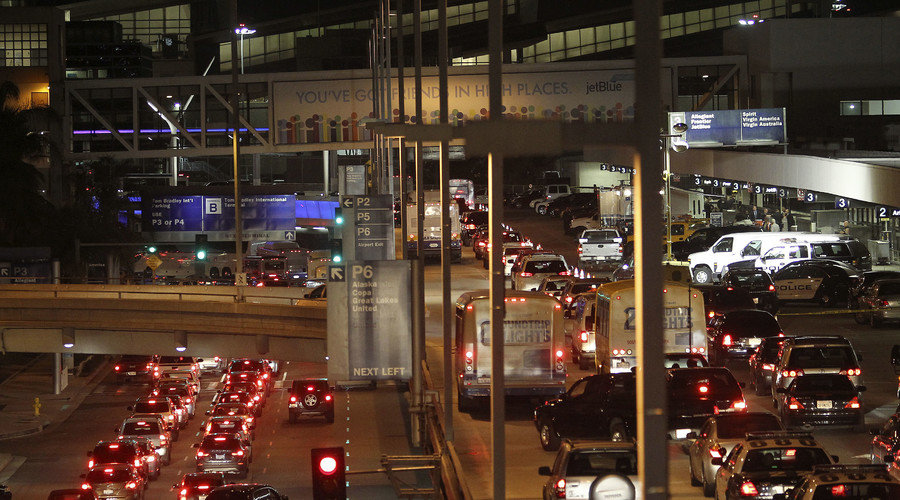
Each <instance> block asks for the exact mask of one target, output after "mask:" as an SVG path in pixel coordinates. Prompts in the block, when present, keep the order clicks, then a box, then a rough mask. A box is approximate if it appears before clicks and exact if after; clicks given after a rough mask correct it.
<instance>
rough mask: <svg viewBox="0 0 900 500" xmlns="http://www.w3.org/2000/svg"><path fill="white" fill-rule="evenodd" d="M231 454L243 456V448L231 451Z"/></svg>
mask: <svg viewBox="0 0 900 500" xmlns="http://www.w3.org/2000/svg"><path fill="white" fill-rule="evenodd" d="M232 455H237V456H239V457H243V456H244V450H238V451H236V452H234V453H232Z"/></svg>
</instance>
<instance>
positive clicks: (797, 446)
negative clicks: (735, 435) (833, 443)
mask: <svg viewBox="0 0 900 500" xmlns="http://www.w3.org/2000/svg"><path fill="white" fill-rule="evenodd" d="M837 461H838V458H837V457H836V456H831V455H829V454H828V453H827V452H826V451H825V449H823V448H822V447H821V446H820V445H819V443H818V442H816V440H815V438H814V437H813V436H812V434H810V433H808V432H750V433H747V435H746V437H745V438H744V440H743V441H741V442H740V443H738V444H736V445H735V446H734V448H732V449H731V452H730V453H729V454H728V456H727V457H725V458H713V459H712V465H720V466H721V467H719V470H718V472H716V490H715V495H716V500H722V499H732V498H760V499H771V498H773V497H774V496H775V495H778V494H782V493H785V492H787V491H788V490H790V489H791V488H793V487H794V486H796V485H797V484H799V483H800V481H802V480H803V478H804V476H805V475H806V474H809V473H810V472H812V470H813V468H814V467H815V466H817V465H831V464H834V463H836V462H837Z"/></svg>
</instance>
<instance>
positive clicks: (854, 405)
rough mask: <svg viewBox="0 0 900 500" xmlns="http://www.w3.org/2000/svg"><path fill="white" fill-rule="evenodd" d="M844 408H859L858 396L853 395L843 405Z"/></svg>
mask: <svg viewBox="0 0 900 500" xmlns="http://www.w3.org/2000/svg"><path fill="white" fill-rule="evenodd" d="M844 408H859V398H857V397H856V396H853V399H851V400H850V401H849V402H848V403H847V404H845V405H844Z"/></svg>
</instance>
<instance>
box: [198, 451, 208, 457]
mask: <svg viewBox="0 0 900 500" xmlns="http://www.w3.org/2000/svg"><path fill="white" fill-rule="evenodd" d="M205 455H206V453H203V452H202V451H197V457H198V458H199V457H202V456H205Z"/></svg>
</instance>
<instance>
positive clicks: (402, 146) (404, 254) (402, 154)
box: [397, 0, 409, 260]
mask: <svg viewBox="0 0 900 500" xmlns="http://www.w3.org/2000/svg"><path fill="white" fill-rule="evenodd" d="M404 1H405V0H397V92H398V94H399V101H398V102H397V109H398V111H399V113H398V114H399V115H400V116H399V117H398V120H397V121H398V122H400V123H405V122H406V85H405V84H406V82H405V81H404V75H403V70H404V65H405V64H406V59H405V57H406V55H405V54H404V53H403V2H404ZM397 150H398V153H397V156H398V157H399V158H398V159H399V161H400V243H401V247H400V257H401V258H402V259H403V260H406V259H407V258H409V248H408V245H407V244H406V237H407V235H409V227H407V226H408V221H407V220H406V217H407V213H406V211H407V206H406V203H407V202H408V201H409V193H408V192H407V184H406V178H407V177H409V172H408V167H407V165H406V138H404V137H401V138H400V139H399V141H398V142H397Z"/></svg>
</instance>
